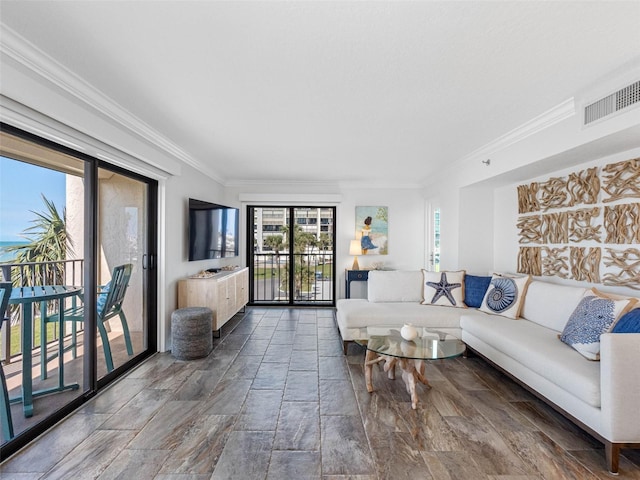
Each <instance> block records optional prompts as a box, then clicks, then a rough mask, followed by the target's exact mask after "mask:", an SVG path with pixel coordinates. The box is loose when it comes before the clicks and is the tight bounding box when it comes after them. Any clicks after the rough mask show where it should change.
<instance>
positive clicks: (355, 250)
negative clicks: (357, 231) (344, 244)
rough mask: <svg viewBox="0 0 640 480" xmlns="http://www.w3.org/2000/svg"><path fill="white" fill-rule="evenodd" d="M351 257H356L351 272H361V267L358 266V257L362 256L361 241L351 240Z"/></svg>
mask: <svg viewBox="0 0 640 480" xmlns="http://www.w3.org/2000/svg"><path fill="white" fill-rule="evenodd" d="M349 255H355V258H354V259H353V265H352V266H351V270H360V265H358V255H362V246H361V245H360V240H351V243H350V244H349Z"/></svg>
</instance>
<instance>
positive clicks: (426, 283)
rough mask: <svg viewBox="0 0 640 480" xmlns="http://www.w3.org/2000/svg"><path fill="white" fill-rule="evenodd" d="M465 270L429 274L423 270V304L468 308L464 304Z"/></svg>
mask: <svg viewBox="0 0 640 480" xmlns="http://www.w3.org/2000/svg"><path fill="white" fill-rule="evenodd" d="M464 274H465V271H464V270H460V271H457V272H428V271H426V270H422V304H423V305H443V306H446V307H459V308H467V306H466V305H465V304H464Z"/></svg>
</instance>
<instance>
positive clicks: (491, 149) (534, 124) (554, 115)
mask: <svg viewBox="0 0 640 480" xmlns="http://www.w3.org/2000/svg"><path fill="white" fill-rule="evenodd" d="M575 113H576V104H575V99H574V98H573V97H571V98H569V99H567V100H565V101H564V102H562V103H560V104H558V105H556V106H555V107H553V108H550V109H549V110H547V111H546V112H544V113H541V114H540V115H538V116H537V117H534V118H532V119H531V120H529V121H528V122H526V123H523V124H522V125H520V126H519V127H516V128H514V129H513V130H511V131H510V132H507V133H505V134H504V135H502V136H500V137H498V138H496V139H495V140H493V141H491V142H489V143H487V144H486V145H484V146H482V147H480V148H479V149H477V150H474V151H473V152H471V153H470V154H468V155H465V156H464V157H462V158H461V159H460V162H463V163H464V162H468V161H471V160H476V159H478V158H482V159H484V158H487V157H490V156H491V155H493V154H494V153H496V152H499V151H500V150H503V149H505V148H507V147H509V146H511V145H513V144H514V143H518V142H521V141H522V140H524V139H526V138H528V137H531V136H533V135H535V134H536V133H538V132H541V131H543V130H546V129H547V128H549V127H551V126H553V125H555V124H556V123H560V122H562V121H563V120H566V119H567V118H571V117H572V116H574V115H575ZM456 163H457V162H456Z"/></svg>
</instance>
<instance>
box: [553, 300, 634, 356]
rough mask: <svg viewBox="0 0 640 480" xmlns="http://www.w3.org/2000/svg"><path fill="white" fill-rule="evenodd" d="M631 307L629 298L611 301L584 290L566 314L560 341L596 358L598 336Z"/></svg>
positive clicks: (584, 354)
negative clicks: (576, 302)
mask: <svg viewBox="0 0 640 480" xmlns="http://www.w3.org/2000/svg"><path fill="white" fill-rule="evenodd" d="M631 306H632V303H631V302H630V301H629V300H614V299H613V298H605V297H601V296H598V295H597V294H596V292H594V291H593V290H588V291H587V292H586V293H585V294H584V297H582V300H580V303H578V306H577V307H576V309H575V310H574V311H573V313H572V314H571V317H569V321H568V322H567V325H566V326H565V327H564V330H563V332H562V334H561V335H560V340H562V341H563V342H564V343H566V344H567V345H570V346H571V347H573V348H574V349H576V350H577V351H578V352H579V353H580V354H581V355H582V356H584V357H585V358H588V359H589V360H600V335H602V334H603V333H607V332H608V331H609V330H610V329H611V326H612V325H613V324H614V322H615V321H616V319H617V318H618V317H619V316H620V315H621V314H623V313H624V312H625V311H626V310H627V309H628V308H630V307H631Z"/></svg>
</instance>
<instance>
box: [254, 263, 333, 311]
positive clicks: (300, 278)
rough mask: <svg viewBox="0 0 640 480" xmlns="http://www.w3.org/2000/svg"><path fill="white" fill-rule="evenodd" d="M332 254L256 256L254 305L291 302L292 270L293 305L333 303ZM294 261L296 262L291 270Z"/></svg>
mask: <svg viewBox="0 0 640 480" xmlns="http://www.w3.org/2000/svg"><path fill="white" fill-rule="evenodd" d="M333 259H334V256H333V253H332V252H318V253H295V254H293V256H292V255H290V254H289V253H279V254H276V253H254V254H253V298H252V299H251V301H252V302H253V303H261V302H263V303H289V302H290V300H291V299H290V294H289V290H290V287H289V285H290V280H289V278H290V275H291V272H292V271H293V282H294V287H293V302H294V303H312V304H313V303H325V304H326V303H331V302H333V274H334V266H333ZM291 261H293V262H294V265H293V268H291Z"/></svg>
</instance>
